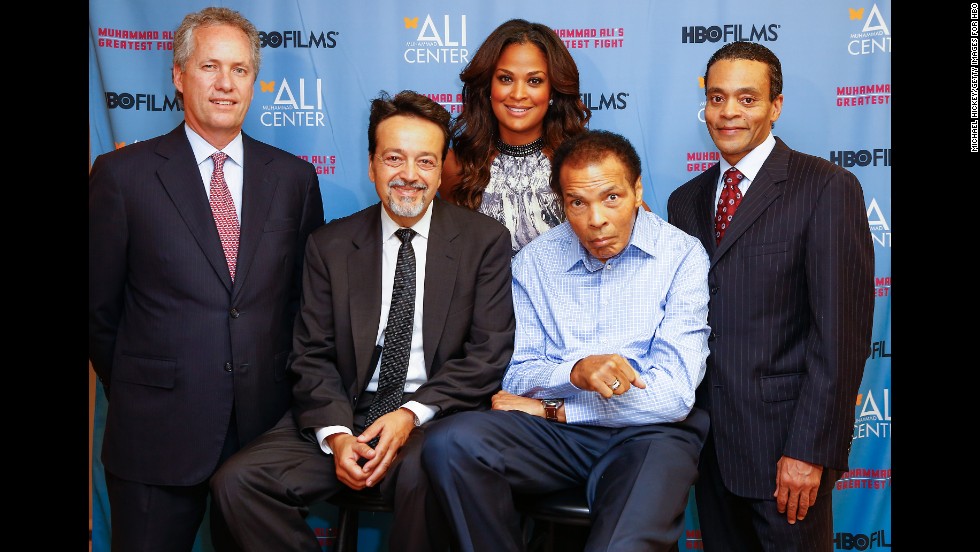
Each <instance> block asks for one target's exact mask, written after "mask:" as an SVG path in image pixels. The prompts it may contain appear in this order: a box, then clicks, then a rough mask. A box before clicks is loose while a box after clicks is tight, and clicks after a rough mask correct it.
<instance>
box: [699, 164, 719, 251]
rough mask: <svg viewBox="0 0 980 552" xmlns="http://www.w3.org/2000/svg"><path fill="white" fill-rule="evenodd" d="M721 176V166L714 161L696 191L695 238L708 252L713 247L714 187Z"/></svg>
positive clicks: (716, 207)
mask: <svg viewBox="0 0 980 552" xmlns="http://www.w3.org/2000/svg"><path fill="white" fill-rule="evenodd" d="M719 178H721V167H719V166H718V163H715V164H714V165H712V166H711V168H709V169H708V170H707V171H705V172H704V175H703V176H702V177H701V186H700V188H699V189H698V191H697V194H698V197H697V210H696V212H695V220H696V221H697V222H696V224H697V229H696V231H697V236H696V237H697V238H698V239H700V240H701V243H702V244H705V248H706V249H708V252H709V253H710V252H712V251H714V249H715V247H716V246H715V211H716V210H717V209H718V206H717V205H715V189H716V188H717V187H718V179H719Z"/></svg>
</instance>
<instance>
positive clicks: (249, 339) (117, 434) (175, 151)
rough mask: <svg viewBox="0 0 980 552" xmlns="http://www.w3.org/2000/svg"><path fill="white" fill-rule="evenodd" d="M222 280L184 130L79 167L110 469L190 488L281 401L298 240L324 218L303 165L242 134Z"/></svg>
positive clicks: (286, 397) (285, 390) (286, 386)
mask: <svg viewBox="0 0 980 552" xmlns="http://www.w3.org/2000/svg"><path fill="white" fill-rule="evenodd" d="M243 141H244V151H245V163H244V165H245V166H244V171H245V172H244V187H243V200H242V217H241V219H242V220H241V237H240V242H239V250H238V265H237V274H236V278H235V283H234V286H232V282H231V278H230V275H229V272H228V266H227V264H226V262H225V258H224V253H223V252H222V249H221V241H220V239H219V237H218V231H217V229H216V228H215V224H214V219H213V217H212V214H211V208H210V204H209V203H208V197H207V192H206V189H205V187H204V183H203V182H202V180H201V174H200V172H199V170H198V168H197V165H196V163H195V161H194V156H193V152H192V150H191V146H190V143H189V142H188V140H187V136H186V135H185V133H184V125H183V123H181V124H180V125H178V126H177V128H175V129H174V130H173V131H171V132H170V133H168V134H165V135H163V136H159V137H156V138H153V139H150V140H146V141H143V142H137V143H134V144H131V145H128V146H126V147H124V148H122V149H119V150H116V151H114V152H111V153H107V154H105V155H101V156H99V157H98V158H97V159H96V160H95V163H93V165H92V170H91V173H90V175H89V358H90V360H91V361H92V366H93V367H94V368H95V372H96V373H97V374H98V376H99V379H100V380H101V381H102V383H103V385H104V386H105V390H106V393H107V396H108V397H109V408H108V411H107V419H106V426H105V436H104V442H103V450H102V461H103V463H104V465H105V468H106V469H107V470H108V471H110V472H112V473H113V474H115V475H117V476H119V477H122V478H124V479H129V480H133V481H139V482H142V483H148V484H158V485H191V484H196V483H199V482H201V481H204V480H205V479H206V478H207V477H209V476H210V475H211V473H212V472H213V471H214V469H215V468H216V467H217V462H218V457H219V454H220V453H221V449H222V444H223V442H224V437H225V433H226V430H227V427H228V420H229V419H230V415H231V411H232V410H231V409H232V404H233V403H234V404H235V405H236V406H237V407H236V409H235V412H236V415H237V423H238V436H239V439H240V441H241V443H242V444H244V443H245V442H247V441H249V440H251V439H252V438H254V437H256V436H258V435H259V434H261V433H262V432H263V431H265V430H267V429H269V428H270V427H272V426H273V425H274V424H275V423H276V422H277V421H278V420H279V418H280V417H281V416H282V414H283V413H284V412H286V410H287V408H288V407H289V401H290V398H291V397H290V392H291V388H292V381H291V380H290V379H289V378H287V376H286V359H287V357H288V355H289V350H290V345H291V336H292V327H293V321H294V318H295V313H296V310H297V308H298V304H299V289H300V277H301V270H302V262H303V247H304V245H305V243H306V238H307V236H308V235H309V233H310V232H311V231H312V230H313V229H314V228H316V227H318V226H322V225H323V203H322V199H321V196H320V187H319V182H318V180H317V176H316V171H314V169H313V166H312V165H311V164H310V163H308V162H306V161H302V160H301V159H299V158H297V157H296V156H295V155H292V154H290V153H288V152H286V151H283V150H281V149H278V148H274V147H272V146H269V145H267V144H263V143H261V142H258V141H256V140H254V139H252V138H251V137H249V136H248V135H244V134H243Z"/></svg>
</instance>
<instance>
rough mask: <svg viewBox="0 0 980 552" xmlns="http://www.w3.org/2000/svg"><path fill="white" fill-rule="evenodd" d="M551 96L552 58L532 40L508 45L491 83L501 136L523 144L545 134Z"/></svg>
mask: <svg viewBox="0 0 980 552" xmlns="http://www.w3.org/2000/svg"><path fill="white" fill-rule="evenodd" d="M549 99H551V81H550V80H549V77H548V58H546V57H545V55H544V52H542V51H541V50H540V49H539V48H538V47H537V46H535V45H534V44H533V43H531V42H526V43H524V44H516V43H515V44H511V45H510V46H507V47H506V48H504V50H503V52H501V54H500V59H498V60H497V66H496V68H495V69H494V73H493V81H492V83H491V85H490V104H491V106H492V107H493V114H494V116H495V117H496V118H497V132H499V134H500V139H501V140H503V141H504V142H505V143H507V144H510V145H513V146H521V145H524V144H528V143H530V142H533V141H534V140H536V139H538V138H540V137H541V134H542V133H543V128H544V116H545V114H546V113H547V111H548V100H549Z"/></svg>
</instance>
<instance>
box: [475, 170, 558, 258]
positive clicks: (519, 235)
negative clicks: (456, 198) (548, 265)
mask: <svg viewBox="0 0 980 552" xmlns="http://www.w3.org/2000/svg"><path fill="white" fill-rule="evenodd" d="M550 181H551V161H550V160H549V159H548V156H546V155H545V154H544V153H543V152H540V151H539V152H536V153H532V154H530V155H528V156H526V157H513V156H510V155H506V154H503V153H501V154H498V155H497V157H496V159H494V160H493V164H492V165H490V183H489V184H487V187H486V189H484V190H483V200H482V201H481V202H480V208H479V211H480V212H481V213H483V214H485V215H488V216H491V217H493V218H495V219H497V220H498V221H500V223H501V224H503V225H504V226H506V227H507V228H508V229H509V230H510V241H511V256H513V255H516V254H517V252H518V251H520V249H521V248H522V247H524V245H526V244H527V243H528V242H529V241H531V240H533V239H534V238H536V237H538V236H539V235H541V234H543V233H544V232H546V231H547V230H549V229H551V228H553V227H555V226H557V225H558V224H560V223H561V222H562V220H564V219H563V218H562V211H561V205H560V204H559V201H560V200H559V198H558V197H557V196H555V193H554V192H552V191H551V183H550Z"/></svg>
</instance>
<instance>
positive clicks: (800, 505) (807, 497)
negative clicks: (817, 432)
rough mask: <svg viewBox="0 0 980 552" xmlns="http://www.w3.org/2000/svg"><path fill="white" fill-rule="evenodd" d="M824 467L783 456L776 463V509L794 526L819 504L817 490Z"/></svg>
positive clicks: (774, 494) (773, 494)
mask: <svg viewBox="0 0 980 552" xmlns="http://www.w3.org/2000/svg"><path fill="white" fill-rule="evenodd" d="M821 475H823V466H820V465H818V464H811V463H809V462H804V461H803V460H797V459H795V458H790V457H789V456H782V457H780V458H779V461H778V462H776V492H774V493H772V496H774V497H776V509H777V510H779V513H780V514H786V521H787V522H789V524H790V525H793V524H794V523H796V522H797V521H802V520H803V518H805V517H806V513H807V510H809V509H810V506H813V505H814V503H816V502H817V489H818V488H819V487H820V476H821Z"/></svg>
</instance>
